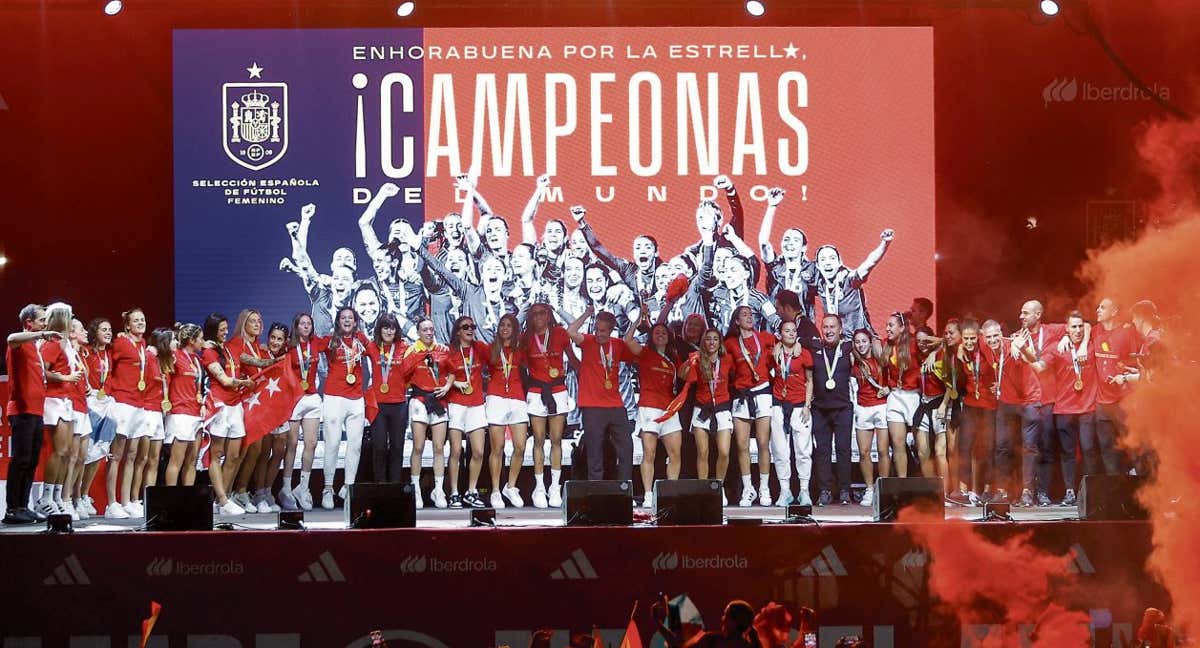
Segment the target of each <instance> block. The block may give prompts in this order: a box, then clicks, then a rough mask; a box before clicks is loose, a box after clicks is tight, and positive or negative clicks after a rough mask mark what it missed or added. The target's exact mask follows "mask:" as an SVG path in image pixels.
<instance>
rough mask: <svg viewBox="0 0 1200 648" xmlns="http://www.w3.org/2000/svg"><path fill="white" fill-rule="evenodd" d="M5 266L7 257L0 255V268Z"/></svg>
mask: <svg viewBox="0 0 1200 648" xmlns="http://www.w3.org/2000/svg"><path fill="white" fill-rule="evenodd" d="M6 265H8V257H6V256H4V255H3V254H0V268H3V267H4V266H6Z"/></svg>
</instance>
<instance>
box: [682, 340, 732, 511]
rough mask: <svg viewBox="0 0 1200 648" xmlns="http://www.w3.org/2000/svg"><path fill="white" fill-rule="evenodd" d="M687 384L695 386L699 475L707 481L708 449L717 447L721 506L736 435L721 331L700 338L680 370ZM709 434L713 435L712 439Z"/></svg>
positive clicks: (694, 428)
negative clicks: (734, 435)
mask: <svg viewBox="0 0 1200 648" xmlns="http://www.w3.org/2000/svg"><path fill="white" fill-rule="evenodd" d="M681 377H682V378H683V379H684V382H688V383H696V409H695V411H694V412H693V413H692V434H693V435H694V436H695V437H696V474H697V477H699V478H700V479H708V448H709V444H710V443H711V442H715V443H716V446H717V465H716V472H715V474H714V475H713V476H714V477H715V478H716V479H719V480H721V482H722V488H721V505H722V506H725V505H727V504H729V500H728V498H727V497H726V496H725V488H724V482H725V473H727V472H729V442H730V440H731V439H732V436H733V414H732V413H731V411H730V410H731V403H730V401H731V400H732V399H731V397H730V395H729V385H730V383H731V382H732V377H733V367H732V363H731V362H730V359H729V357H728V355H727V354H726V353H725V345H724V344H723V343H722V340H721V332H720V331H718V330H717V329H708V330H707V331H705V332H704V336H703V337H701V338H700V350H699V351H697V352H695V353H693V354H692V356H691V358H689V359H688V362H687V364H686V365H684V367H683V368H682V369H681ZM709 435H712V438H710V436H709Z"/></svg>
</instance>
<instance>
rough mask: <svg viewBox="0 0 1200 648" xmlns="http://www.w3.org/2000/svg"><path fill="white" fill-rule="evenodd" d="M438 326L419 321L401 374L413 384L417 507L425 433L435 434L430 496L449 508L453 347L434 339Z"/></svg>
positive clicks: (410, 412)
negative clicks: (447, 474)
mask: <svg viewBox="0 0 1200 648" xmlns="http://www.w3.org/2000/svg"><path fill="white" fill-rule="evenodd" d="M435 330H436V327H435V325H434V323H433V320H432V319H429V318H428V317H426V318H424V319H422V320H421V321H419V322H417V335H418V337H417V341H416V342H414V343H413V344H412V345H411V346H409V347H408V350H407V351H405V352H404V361H403V362H402V363H401V365H400V373H401V377H402V378H403V379H404V380H405V381H406V382H408V383H409V385H411V391H410V397H409V401H408V418H409V424H410V426H411V427H412V438H413V445H412V456H411V457H410V460H409V461H410V469H411V471H412V476H411V479H412V483H413V487H414V488H415V489H416V493H417V508H420V507H422V506H424V501H423V499H422V497H421V486H420V484H421V457H422V455H423V454H424V452H425V436H426V435H430V436H432V437H433V491H432V493H430V499H432V500H433V505H434V506H435V507H437V508H446V504H447V502H446V492H445V487H444V485H443V475H444V473H445V470H446V460H445V458H444V455H443V452H444V451H445V447H446V424H447V421H448V419H447V417H446V394H447V393H448V392H449V391H450V388H451V387H452V386H453V385H454V371H453V370H452V369H451V368H450V360H449V357H448V356H449V352H450V349H449V348H448V347H447V346H446V345H444V344H439V343H438V342H437V340H436V339H435V338H434V331H435Z"/></svg>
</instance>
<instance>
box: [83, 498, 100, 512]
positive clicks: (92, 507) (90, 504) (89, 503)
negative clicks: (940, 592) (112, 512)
mask: <svg viewBox="0 0 1200 648" xmlns="http://www.w3.org/2000/svg"><path fill="white" fill-rule="evenodd" d="M83 505H84V507H85V508H86V509H87V513H88V515H98V514H99V513H100V512H99V511H97V510H96V502H95V500H93V499H92V496H91V495H88V496H87V497H84V498H83Z"/></svg>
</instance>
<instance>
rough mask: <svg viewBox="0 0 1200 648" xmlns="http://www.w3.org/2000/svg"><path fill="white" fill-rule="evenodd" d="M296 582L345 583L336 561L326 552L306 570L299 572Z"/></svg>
mask: <svg viewBox="0 0 1200 648" xmlns="http://www.w3.org/2000/svg"><path fill="white" fill-rule="evenodd" d="M296 580H298V581H300V582H301V583H329V582H334V583H345V582H346V577H345V576H343V575H342V570H341V569H339V568H338V564H337V561H336V560H334V559H333V554H331V553H329V552H328V551H326V552H325V553H323V554H321V555H320V556H318V557H317V561H316V562H314V563H313V564H311V565H309V566H308V569H307V570H305V571H303V572H300V575H299V576H297V577H296Z"/></svg>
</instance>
